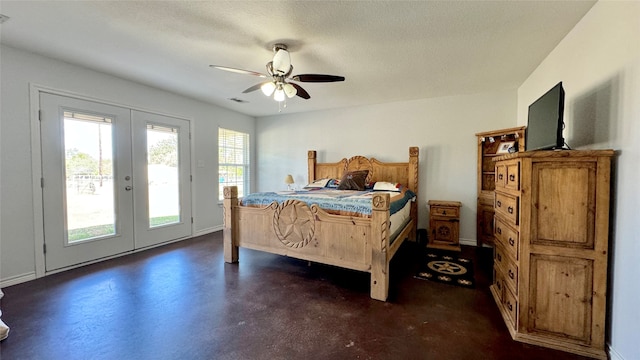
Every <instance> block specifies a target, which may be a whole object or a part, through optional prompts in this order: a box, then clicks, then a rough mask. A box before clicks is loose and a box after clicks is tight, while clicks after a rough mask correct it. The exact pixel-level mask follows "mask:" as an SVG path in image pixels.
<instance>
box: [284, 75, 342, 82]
mask: <svg viewBox="0 0 640 360" xmlns="http://www.w3.org/2000/svg"><path fill="white" fill-rule="evenodd" d="M291 80H293V81H301V82H334V81H344V76H337V75H324V74H300V75H294V76H292V77H291Z"/></svg>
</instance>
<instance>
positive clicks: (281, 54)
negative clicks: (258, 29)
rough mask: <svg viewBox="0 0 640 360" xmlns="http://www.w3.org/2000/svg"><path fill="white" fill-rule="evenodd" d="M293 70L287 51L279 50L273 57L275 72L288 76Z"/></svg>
mask: <svg viewBox="0 0 640 360" xmlns="http://www.w3.org/2000/svg"><path fill="white" fill-rule="evenodd" d="M289 68H291V56H289V52H288V51H287V50H285V49H278V50H277V51H276V53H275V55H273V70H275V71H276V72H278V73H279V74H281V75H284V74H286V73H287V72H288V71H289Z"/></svg>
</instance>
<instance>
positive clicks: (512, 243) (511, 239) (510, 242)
mask: <svg viewBox="0 0 640 360" xmlns="http://www.w3.org/2000/svg"><path fill="white" fill-rule="evenodd" d="M515 243H516V242H515V240H513V238H509V245H511V246H513V245H515Z"/></svg>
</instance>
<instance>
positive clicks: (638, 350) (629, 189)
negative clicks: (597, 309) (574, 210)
mask: <svg viewBox="0 0 640 360" xmlns="http://www.w3.org/2000/svg"><path fill="white" fill-rule="evenodd" d="M639 38H640V2H611V1H600V2H598V3H597V4H596V5H595V6H594V7H593V8H592V9H591V10H590V11H589V13H587V14H586V15H585V17H584V18H583V19H582V20H581V21H580V23H578V24H577V25H576V27H575V28H574V29H573V30H572V31H571V32H570V33H569V34H568V35H567V36H566V37H565V39H564V40H563V41H562V42H561V43H560V44H559V45H558V46H557V47H556V49H555V50H554V51H553V52H552V53H551V54H550V55H549V56H548V57H547V58H546V59H545V60H544V61H543V62H542V63H541V64H540V66H539V67H538V68H537V69H536V70H535V71H534V72H533V73H532V74H531V76H530V77H529V78H528V79H527V80H526V81H525V82H524V83H523V84H522V86H521V87H520V88H519V89H518V122H519V123H520V124H524V125H526V114H527V108H528V106H529V104H530V103H531V102H533V101H534V100H535V99H536V98H537V97H539V96H540V95H542V94H543V93H544V92H545V91H546V90H548V89H550V88H551V87H552V86H553V85H555V84H556V83H557V82H558V81H563V85H564V88H565V91H566V104H565V122H566V128H565V132H564V134H565V138H566V141H567V143H568V144H569V145H570V146H571V147H572V148H595V149H602V148H612V149H616V150H618V152H619V154H618V157H617V164H616V166H615V169H614V174H615V175H614V179H613V181H612V183H613V193H612V195H613V205H612V221H611V225H612V226H613V231H612V238H611V243H612V247H611V250H612V254H611V263H610V264H611V270H612V271H611V276H610V278H611V282H610V288H609V299H610V306H609V307H610V309H609V315H610V316H609V324H610V347H611V355H612V356H611V357H612V358H614V359H615V358H618V359H628V360H631V359H640V345H639V344H638V340H640V337H639V334H640V312H639V311H638V305H640V286H639V280H638V279H640V261H638V257H639V256H640V238H639V235H638V233H639V232H638V214H639V213H640V206H639V205H638V204H640V191H638V184H640V170H639V169H640V162H639V159H640V141H639V140H638V139H640V40H639Z"/></svg>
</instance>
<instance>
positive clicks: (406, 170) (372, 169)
mask: <svg viewBox="0 0 640 360" xmlns="http://www.w3.org/2000/svg"><path fill="white" fill-rule="evenodd" d="M418 153H419V150H418V147H410V148H409V161H408V162H396V163H385V162H382V161H379V160H377V159H375V158H366V157H364V156H353V157H351V158H349V159H346V158H345V159H342V160H340V161H338V162H336V163H318V162H317V161H316V160H317V157H316V151H315V150H309V152H308V165H309V182H313V181H314V180H317V179H323V178H332V179H340V178H341V177H342V175H343V174H344V172H345V171H352V170H369V175H368V176H367V181H370V182H375V181H388V182H394V183H400V184H402V185H405V186H406V187H407V188H409V189H410V190H411V191H413V192H414V193H416V194H417V193H418V155H419V154H418Z"/></svg>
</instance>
